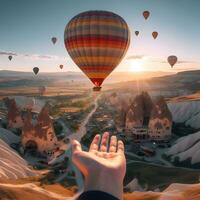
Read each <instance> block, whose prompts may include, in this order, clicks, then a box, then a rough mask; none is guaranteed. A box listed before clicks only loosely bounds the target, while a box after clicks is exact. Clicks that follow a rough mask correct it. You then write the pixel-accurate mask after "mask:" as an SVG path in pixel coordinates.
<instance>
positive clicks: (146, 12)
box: [143, 10, 150, 20]
mask: <svg viewBox="0 0 200 200" xmlns="http://www.w3.org/2000/svg"><path fill="white" fill-rule="evenodd" d="M143 16H144V18H145V19H146V20H147V19H148V18H149V16H150V12H149V11H148V10H145V11H144V12H143Z"/></svg>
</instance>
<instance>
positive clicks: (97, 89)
mask: <svg viewBox="0 0 200 200" xmlns="http://www.w3.org/2000/svg"><path fill="white" fill-rule="evenodd" d="M93 91H94V92H99V91H101V87H99V86H98V87H93Z"/></svg>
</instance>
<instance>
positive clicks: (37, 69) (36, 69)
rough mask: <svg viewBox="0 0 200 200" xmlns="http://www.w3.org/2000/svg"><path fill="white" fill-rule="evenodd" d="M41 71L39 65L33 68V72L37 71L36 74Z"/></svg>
mask: <svg viewBox="0 0 200 200" xmlns="http://www.w3.org/2000/svg"><path fill="white" fill-rule="evenodd" d="M39 71H40V69H39V68H38V67H34V68H33V72H34V73H35V75H37V74H38V72H39Z"/></svg>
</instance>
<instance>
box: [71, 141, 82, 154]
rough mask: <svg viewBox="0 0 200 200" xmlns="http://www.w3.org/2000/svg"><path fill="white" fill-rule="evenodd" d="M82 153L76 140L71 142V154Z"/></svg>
mask: <svg viewBox="0 0 200 200" xmlns="http://www.w3.org/2000/svg"><path fill="white" fill-rule="evenodd" d="M77 151H82V148H81V144H80V143H79V142H78V141H77V140H72V153H74V152H77Z"/></svg>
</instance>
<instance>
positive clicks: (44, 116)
mask: <svg viewBox="0 0 200 200" xmlns="http://www.w3.org/2000/svg"><path fill="white" fill-rule="evenodd" d="M21 137H22V145H23V147H24V148H27V147H28V146H29V145H35V146H36V148H37V151H38V152H40V153H47V152H48V151H52V150H53V149H55V147H56V146H57V138H56V136H55V133H54V129H53V123H52V120H51V118H50V116H49V113H48V107H47V106H45V107H43V109H42V110H41V112H40V114H39V115H38V119H37V124H36V125H35V126H33V124H32V115H31V113H30V112H29V113H28V115H27V117H26V119H25V125H24V127H23V128H22V136H21Z"/></svg>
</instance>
